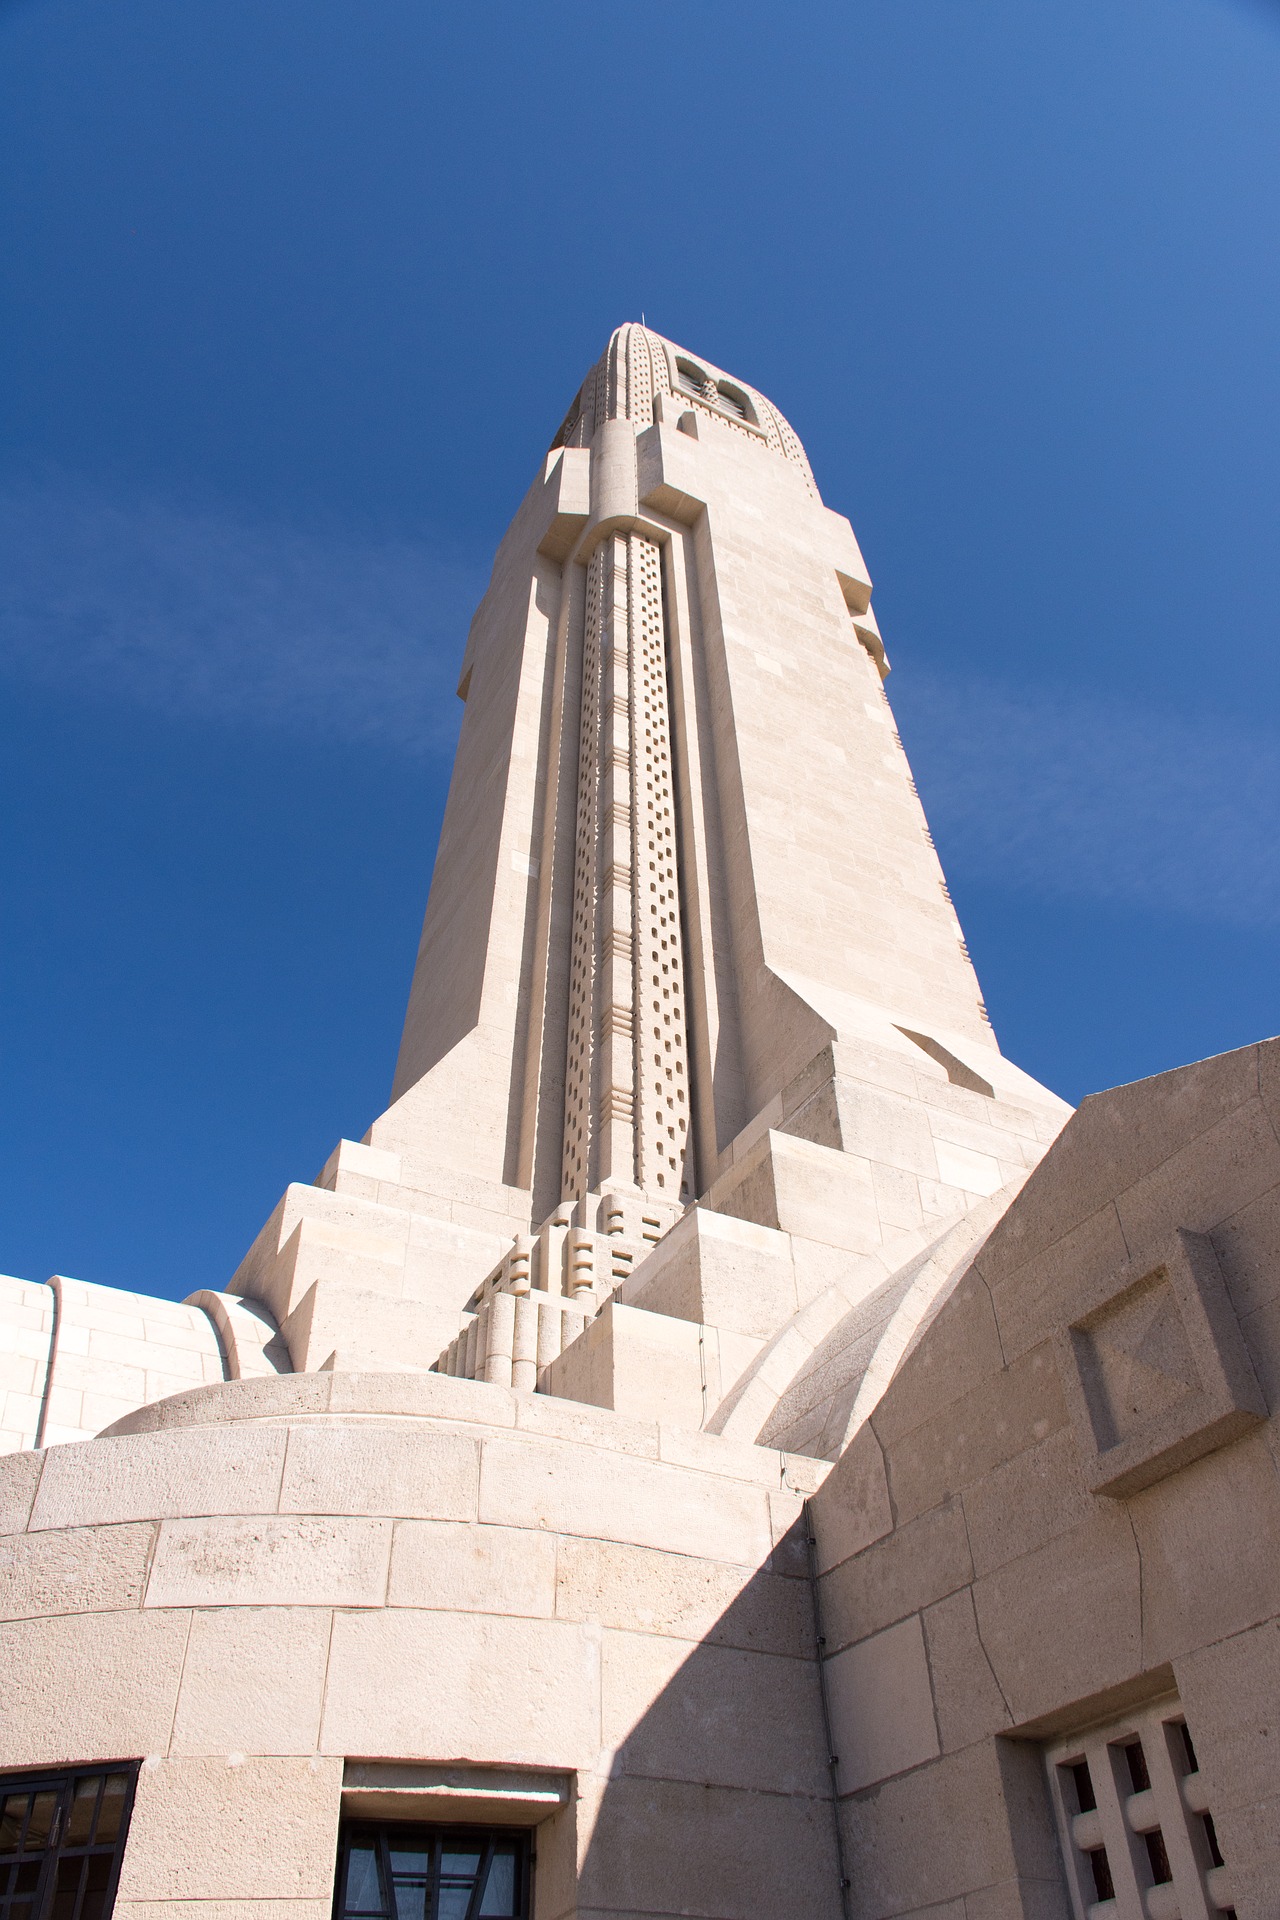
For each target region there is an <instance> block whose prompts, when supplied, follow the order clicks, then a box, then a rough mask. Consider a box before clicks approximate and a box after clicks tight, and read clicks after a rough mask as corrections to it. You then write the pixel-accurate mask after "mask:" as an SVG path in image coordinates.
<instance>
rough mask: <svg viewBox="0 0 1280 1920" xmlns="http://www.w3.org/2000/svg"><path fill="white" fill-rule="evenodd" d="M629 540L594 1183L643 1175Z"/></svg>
mask: <svg viewBox="0 0 1280 1920" xmlns="http://www.w3.org/2000/svg"><path fill="white" fill-rule="evenodd" d="M627 546H628V542H627V540H626V539H625V537H623V536H621V535H613V536H612V537H611V538H609V539H607V540H606V541H605V542H604V544H603V546H602V548H601V555H602V562H601V565H602V578H601V605H602V615H603V617H602V623H601V646H600V758H601V769H600V775H601V777H600V910H599V926H600V946H599V952H598V954H597V956H596V964H597V967H598V970H599V982H600V1033H599V1045H600V1075H599V1102H600V1105H599V1112H598V1115H597V1120H596V1153H595V1156H594V1159H595V1164H594V1166H593V1168H592V1173H593V1176H594V1177H593V1179H592V1182H591V1184H592V1186H599V1185H600V1184H601V1183H602V1182H605V1181H612V1182H618V1181H621V1182H623V1183H624V1184H625V1185H627V1186H630V1185H632V1184H633V1182H634V1181H635V1178H636V1151H635V1129H634V1119H635V1072H634V1065H633V1060H632V1053H633V1017H632V1005H633V999H634V987H633V984H632V982H633V975H634V966H633V942H632V937H631V871H632V863H633V858H634V849H633V843H632V818H633V816H632V801H631V716H630V705H631V695H630V681H631V657H632V650H631V582H630V570H629V567H628V564H627V557H628V556H627Z"/></svg>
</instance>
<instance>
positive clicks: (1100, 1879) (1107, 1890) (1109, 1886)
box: [1085, 1847, 1116, 1900]
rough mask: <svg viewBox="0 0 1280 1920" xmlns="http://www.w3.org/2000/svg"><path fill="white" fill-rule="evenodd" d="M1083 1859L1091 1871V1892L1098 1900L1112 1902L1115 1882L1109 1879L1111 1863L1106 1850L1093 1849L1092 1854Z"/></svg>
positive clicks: (1103, 1848) (1101, 1848) (1100, 1848)
mask: <svg viewBox="0 0 1280 1920" xmlns="http://www.w3.org/2000/svg"><path fill="white" fill-rule="evenodd" d="M1085 1859H1086V1860H1087V1861H1088V1862H1089V1865H1090V1867H1091V1868H1092V1869H1093V1890H1094V1893H1095V1894H1096V1895H1097V1897H1098V1899H1099V1900H1114V1899H1115V1897H1116V1889H1115V1882H1114V1881H1113V1880H1112V1878H1111V1863H1110V1861H1109V1860H1108V1859H1107V1850H1106V1848H1105V1847H1094V1848H1093V1850H1092V1852H1090V1853H1087V1854H1086V1855H1085Z"/></svg>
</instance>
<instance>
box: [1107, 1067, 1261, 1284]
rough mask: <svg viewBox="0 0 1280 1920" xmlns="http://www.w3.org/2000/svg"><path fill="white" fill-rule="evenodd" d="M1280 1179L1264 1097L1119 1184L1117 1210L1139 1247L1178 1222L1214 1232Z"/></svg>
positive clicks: (1131, 1241)
mask: <svg viewBox="0 0 1280 1920" xmlns="http://www.w3.org/2000/svg"><path fill="white" fill-rule="evenodd" d="M1278 1182H1280V1145H1278V1144H1277V1141H1276V1136H1275V1133H1274V1131H1273V1128H1272V1124H1271V1121H1270V1120H1269V1118H1268V1117H1267V1113H1266V1109H1265V1108H1264V1107H1263V1105H1262V1102H1261V1101H1260V1100H1253V1101H1250V1102H1249V1103H1248V1104H1247V1105H1245V1106H1243V1107H1240V1108H1238V1109H1237V1110H1236V1111H1235V1112H1234V1113H1232V1114H1229V1115H1228V1116H1226V1117H1225V1118H1223V1119H1221V1120H1219V1121H1218V1122H1217V1123H1216V1125H1212V1126H1208V1127H1206V1128H1205V1130H1204V1132H1202V1133H1199V1134H1197V1135H1195V1136H1194V1137H1193V1138H1192V1139H1190V1140H1188V1141H1187V1142H1186V1143H1185V1144H1184V1145H1183V1146H1181V1147H1180V1148H1179V1150H1178V1151H1177V1152H1175V1153H1171V1154H1170V1156H1169V1158H1168V1159H1167V1160H1163V1161H1161V1163H1160V1165H1159V1166H1158V1167H1153V1168H1152V1169H1151V1170H1150V1172H1148V1173H1146V1174H1144V1175H1143V1177H1142V1178H1141V1179H1139V1180H1137V1181H1135V1182H1134V1183H1133V1185H1132V1186H1128V1187H1124V1188H1118V1189H1117V1194H1116V1212H1117V1213H1118V1214H1119V1216H1120V1225H1121V1227H1122V1228H1123V1229H1124V1236H1125V1239H1126V1240H1127V1241H1128V1243H1129V1245H1130V1246H1131V1247H1133V1248H1134V1249H1135V1250H1137V1249H1139V1248H1147V1247H1150V1246H1151V1245H1152V1244H1153V1243H1156V1242H1159V1241H1163V1240H1164V1239H1166V1238H1167V1236H1168V1235H1169V1233H1170V1232H1171V1230H1172V1229H1173V1228H1175V1227H1185V1228H1187V1229H1189V1230H1190V1231H1191V1232H1193V1233H1212V1232H1213V1230H1214V1228H1215V1227H1217V1226H1218V1225H1219V1224H1220V1222H1222V1221H1223V1220H1226V1219H1229V1218H1230V1217H1231V1215H1232V1214H1235V1213H1238V1212H1239V1211H1240V1210H1241V1208H1242V1207H1246V1206H1248V1205H1249V1204H1250V1203H1251V1202H1252V1201H1255V1200H1257V1199H1259V1198H1260V1197H1261V1196H1262V1195H1263V1194H1265V1193H1267V1192H1269V1191H1270V1190H1271V1189H1272V1188H1274V1187H1275V1186H1276V1184H1277V1183H1278Z"/></svg>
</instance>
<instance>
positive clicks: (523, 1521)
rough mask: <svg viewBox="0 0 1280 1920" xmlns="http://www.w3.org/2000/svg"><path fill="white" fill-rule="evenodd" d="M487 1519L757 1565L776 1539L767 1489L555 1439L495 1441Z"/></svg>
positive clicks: (483, 1496)
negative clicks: (559, 1441) (773, 1538)
mask: <svg viewBox="0 0 1280 1920" xmlns="http://www.w3.org/2000/svg"><path fill="white" fill-rule="evenodd" d="M480 1518H481V1519H482V1520H487V1521H490V1522H492V1523H494V1524H495V1525H498V1526H528V1525H534V1526H539V1527H546V1528H549V1529H550V1530H551V1531H552V1532H553V1533H572V1534H588V1535H592V1536H594V1537H596V1538H599V1539H604V1540H611V1539H612V1540H626V1541H630V1542H631V1543H632V1544H633V1545H635V1546H642V1547H663V1548H666V1549H667V1550H668V1551H669V1552H673V1553H695V1554H699V1555H701V1556H703V1557H706V1558H709V1559H713V1560H730V1561H737V1562H739V1563H740V1564H743V1565H748V1566H758V1565H759V1564H760V1562H761V1561H762V1560H763V1559H764V1558H765V1556H766V1554H767V1553H768V1551H769V1548H770V1546H771V1545H772V1540H771V1537H770V1532H769V1515H768V1506H767V1499H766V1495H765V1492H764V1489H763V1488H761V1487H754V1486H751V1485H749V1484H741V1483H735V1482H732V1481H727V1480H723V1479H719V1478H713V1477H712V1476H711V1475H702V1474H693V1473H690V1472H688V1471H686V1470H683V1469H681V1468H678V1467H665V1466H661V1465H656V1464H653V1463H651V1462H649V1461H647V1460H637V1459H633V1458H630V1457H628V1456H625V1455H610V1454H605V1453H597V1452H587V1451H583V1450H581V1449H575V1448H572V1447H568V1446H565V1445H563V1444H558V1443H556V1442H554V1441H544V1442H542V1443H540V1444H539V1443H535V1442H532V1441H524V1440H506V1439H494V1440H486V1441H485V1443H484V1450H483V1456H482V1459H481V1466H480Z"/></svg>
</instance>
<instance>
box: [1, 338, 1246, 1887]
mask: <svg viewBox="0 0 1280 1920" xmlns="http://www.w3.org/2000/svg"><path fill="white" fill-rule="evenodd" d="M886 671H887V663H886V661H885V657H884V650H883V647H882V645H881V641H880V636H879V633H878V631H877V628H876V623H875V621H874V620H873V618H872V616H871V612H870V582H869V580H868V578H867V574H866V570H865V568H864V566H863V564H862V559H861V556H860V554H859V552H858V548H857V545H856V542H855V541H854V538H853V534H852V532H851V531H850V528H849V525H848V522H847V521H845V520H843V519H841V518H840V517H839V516H838V515H837V514H835V513H832V512H831V511H829V510H828V509H827V508H826V507H824V506H823V504H822V502H821V500H820V499H819V497H818V494H817V490H816V487H815V485H814V481H813V477H812V475H811V473H810V471H809V467H808V464H807V462H806V460H805V457H804V453H803V451H802V449H801V447H800V446H799V444H798V442H797V440H796V438H795V435H794V434H793V433H792V432H791V430H790V428H789V427H788V426H787V424H786V422H785V421H784V420H783V419H782V418H781V417H780V416H779V415H778V413H777V412H776V410H775V409H774V408H773V407H772V406H771V405H770V404H769V402H768V401H766V400H765V399H764V397H763V396H762V395H760V394H758V393H756V392H754V391H753V390H752V389H751V388H749V387H747V386H745V385H744V384H743V383H742V382H740V381H737V380H735V379H731V378H730V377H729V376H728V375H725V374H722V373H721V372H720V371H719V370H718V369H716V368H714V367H712V366H711V365H709V364H708V363H707V362H706V361H705V360H702V359H698V358H695V357H694V356H692V355H690V354H687V353H685V352H683V351H681V350H680V349H678V348H676V347H674V346H672V345H671V344H670V342H668V341H665V340H662V339H660V338H659V337H658V336H657V335H655V334H653V333H650V332H648V331H647V330H645V329H644V328H641V327H635V326H631V327H623V328H621V329H620V330H619V331H618V332H617V333H616V334H615V335H614V336H613V338H612V340H611V341H610V343H609V346H608V349H607V351H606V353H605V355H604V357H603V359H602V360H601V361H600V363H599V364H598V365H597V366H596V367H595V368H594V369H593V370H592V372H591V373H590V374H589V375H588V378H587V380H586V382H585V384H584V386H583V387H582V390H581V392H580V393H579V394H578V396H577V398H576V399H575V401H574V403H573V405H572V407H571V408H570V411H569V414H568V416H567V417H566V420H565V423H564V425H563V427H562V428H561V430H560V432H559V434H558V435H557V436H556V440H555V442H554V444H553V446H552V448H551V450H550V452H549V453H548V454H547V456H546V458H545V460H544V462H543V464H542V467H541V470H540V471H539V473H538V476H537V478H536V480H535V482H534V484H533V486H532V488H531V489H530V491H529V494H528V495H527V497H526V499H525V501H524V502H523V504H522V506H521V507H520V509H519V512H518V513H517V515H516V518H515V520H514V522H513V524H512V526H511V528H510V530H509V532H508V533H507V536H506V538H505V539H504V541H503V543H502V546H501V548H500V550H499V552H498V556H497V560H496V563H495V566H494V573H493V579H492V582H491V585H490V587H489V590H488V592H487V594H486V596H485V598H484V601H483V603H482V605H481V607H480V610H479V612H478V613H477V615H476V618H475V621H474V623H473V626H472V630H471V635H470V639H469V641H468V645H467V651H466V657H465V660H464V663H463V670H462V680H461V689H460V690H461V692H462V695H463V697H464V699H465V701H466V713H465V719H464V723H463V728H462V739H461V745H460V748H459V752H458V758H457V765H456V768H455V772H454V780H453V786H452V790H451V793H450V799H449V806H448V811H447V814H446V818H445V823H444V829H443V833H442V836H441V843H440V851H439V856H438V860H437V865H436V872H435V878H434V881H433V884H432V888H431V896H430V901H429V904H428V909H427V917H426V925H425V928H424V931H423V938H422V945H421V950H420V953H419V956H418V963H417V967H416V970H415V974H414V980H413V989H412V994H411V998H410V1005H409V1013H408V1018H407V1020H406V1023H405V1032H404V1040H403V1044H402V1047H401V1052H400V1061H399V1066H398V1069H397V1076H396V1083H395V1093H394V1098H393V1102H392V1105H391V1106H390V1107H389V1108H388V1110H387V1111H386V1112H385V1113H384V1114H383V1115H382V1116H381V1117H380V1118H379V1119H378V1120H376V1121H375V1123H374V1125H373V1126H372V1128H371V1129H370V1131H369V1133H368V1135H367V1136H366V1138H365V1139H364V1140H363V1141H359V1142H356V1141H346V1140H344V1141H341V1142H340V1143H339V1145H338V1146H337V1148H336V1149H335V1150H334V1152H333V1154H332V1155H331V1156H330V1158H329V1160H328V1162H327V1164H326V1165H325V1167H324V1168H323V1170H322V1171H321V1173H320V1175H319V1177H318V1179H317V1180H316V1181H315V1182H314V1183H313V1184H310V1185H303V1184H298V1185H294V1186H291V1187H289V1189H288V1190H287V1192H286V1193H285V1195H284V1197H283V1199H282V1200H281V1202H280V1204H279V1206H278V1207H277V1208H276V1210H275V1212H274V1213H273V1215H272V1217H271V1219H270V1220H269V1221H268V1223H267V1225H266V1226H265V1227H264V1229H263V1231H262V1232H261V1234H260V1235H259V1236H258V1239H257V1241H256V1242H255V1244H254V1246H253V1247H252V1249H251V1250H250V1252H249V1254H248V1256H247V1257H246V1259H245V1260H244V1262H243V1263H242V1265H241V1267H240V1269H239V1271H238V1273H237V1274H236V1275H235V1276H234V1278H233V1280H232V1281H231V1282H230V1283H229V1285H228V1287H227V1289H226V1290H225V1291H221V1292H214V1291H211V1290H201V1291H199V1292H196V1293H193V1294H191V1295H190V1296H189V1297H188V1299H187V1300H186V1301H185V1302H183V1303H182V1304H181V1305H178V1304H175V1303H172V1302H169V1301H158V1300H154V1299H151V1298H149V1297H146V1296H142V1295H137V1294H127V1293H120V1292H117V1291H115V1290H114V1289H111V1288H106V1287H100V1286H94V1285H92V1284H90V1283H84V1282H77V1281H69V1280H66V1279H61V1278H55V1279H54V1280H53V1281H52V1282H50V1283H49V1284H48V1285H47V1286H46V1285H32V1284H28V1283H25V1282H20V1281H17V1280H11V1279H5V1278H3V1277H0V1456H2V1457H0V1603H2V1604H0V1816H2V1817H0V1910H4V1911H9V1912H11V1913H12V1915H13V1916H15V1920H51V1916H57V1915H62V1914H64V1913H65V1914H66V1915H67V1916H69V1920H191V1916H192V1915H193V1914H195V1913H197V1912H202V1913H206V1914H208V1915H209V1916H210V1920H394V1916H395V1915H396V1914H400V1915H403V1914H404V1913H406V1912H410V1911H411V1912H414V1913H416V1914H418V1915H424V1914H425V1915H427V1916H432V1915H434V1916H436V1917H437V1920H440V1916H446V1915H448V1914H453V1915H455V1916H459V1915H465V1916H469V1917H470V1920H480V1917H481V1916H486V1917H487V1920H626V1917H627V1916H630V1917H631V1920H681V1917H683V1916H688V1915H691V1914H693V1915H704V1916H708V1915H714V1916H721V1920H752V1917H753V1916H755V1915H758V1914H761V1913H765V1912H767V1913H769V1914H770V1915H776V1916H778V1917H779V1920H938V1917H939V1916H940V1915H942V1914H944V1913H945V1914H947V1915H960V1914H961V1913H963V1914H965V1915H967V1916H969V1917H970V1920H978V1917H979V1916H983V1917H984V1920H987V1917H991V1916H996V1915H1009V1916H1011V1920H1012V1916H1014V1915H1019V1916H1022V1920H1029V1916H1032V1915H1034V1916H1036V1917H1037V1920H1107V1917H1108V1916H1112V1915H1115V1916H1119V1920H1138V1916H1140V1915H1146V1916H1148V1920H1159V1916H1161V1915H1166V1916H1167V1915H1172V1914H1181V1915H1183V1916H1184V1920H1191V1917H1192V1916H1195V1920H1264V1916H1273V1915H1274V1913H1275V1910H1276V1909H1275V1889H1276V1886H1277V1885H1280V1854H1278V1850H1277V1845H1276V1838H1275V1836H1276V1834H1277V1831H1280V1827H1278V1825H1277V1819H1276V1809H1277V1804H1278V1803H1277V1801H1276V1769H1275V1763H1274V1754H1273V1753H1272V1751H1271V1749H1272V1748H1273V1747H1274V1744H1275V1742H1274V1737H1273V1736H1274V1728H1275V1696H1276V1654H1275V1648H1276V1630H1277V1618H1276V1583H1275V1559H1276V1543H1277V1541H1278V1540H1280V1480H1278V1479H1277V1473H1276V1458H1277V1418H1276V1416H1275V1414H1274V1413H1271V1412H1270V1409H1271V1408H1272V1407H1274V1405H1275V1395H1276V1391H1277V1381H1278V1380H1280V1370H1278V1363H1277V1359H1276V1356H1277V1355H1278V1354H1280V1287H1278V1285H1277V1278H1276V1276H1277V1274H1280V1143H1278V1139H1280V1042H1277V1041H1272V1042H1269V1043H1265V1044H1262V1045H1259V1046H1257V1047H1252V1048H1243V1049H1241V1050H1240V1051H1239V1052H1238V1053H1236V1054H1231V1055H1226V1056H1224V1057H1223V1058H1222V1059H1220V1060H1211V1061H1206V1062H1202V1063H1200V1064H1199V1065H1198V1066H1195V1067H1189V1068H1185V1069H1183V1070H1181V1071H1179V1072H1175V1073H1171V1074H1166V1075H1163V1076H1161V1077H1159V1078H1157V1079H1155V1080H1151V1081H1146V1082H1143V1083H1140V1084H1139V1085H1137V1086H1135V1087H1128V1088H1120V1089H1117V1090H1115V1091H1113V1092H1111V1093H1108V1094H1103V1095H1099V1096H1096V1097H1095V1098H1093V1099H1090V1100H1088V1101H1086V1102H1085V1103H1084V1105H1083V1106H1082V1107H1081V1109H1080V1111H1079V1112H1078V1113H1077V1114H1076V1115H1074V1116H1073V1117H1070V1118H1069V1119H1068V1115H1067V1109H1066V1108H1065V1106H1064V1105H1063V1103H1062V1102H1061V1101H1059V1100H1057V1099H1055V1098H1054V1096H1053V1095H1051V1094H1049V1093H1047V1092H1046V1091H1045V1089H1044V1088H1042V1087H1040V1086H1038V1085H1037V1084H1036V1083H1035V1082H1034V1081H1032V1080H1029V1079H1028V1078H1027V1076H1026V1075H1025V1074H1022V1073H1020V1072H1019V1071H1018V1069H1017V1068H1016V1067H1014V1066H1012V1065H1011V1064H1010V1063H1009V1062H1008V1061H1006V1060H1005V1059H1004V1058H1003V1057H1002V1055H1001V1053H1000V1051H999V1049H998V1047H997V1045H996V1042H995V1038H994V1036H993V1034H992V1032H991V1028H990V1025H989V1023H988V1021H987V1019H986V1015H985V1013H984V1010H983V1007H982V1002H981V999H980V997H979V992H978V986H977V982H976V981H975V979H974V975H973V969H972V967H971V965H970V963H969V957H968V954H967V953H966V951H965V948H964V943H963V940H962V938H961V934H960V929H959V927H958V925H957V923H956V918H955V914H954V912H953V910H952V906H951V902H950V899H949V897H948V895H947V891H946V887H945V885H944V884H943V879H942V874H941V872H940V870H939V867H938V862H937V858H936V856H935V853H934V850H933V846H932V843H931V841H930V839H929V835H928V831H927V829H926V826H925V822H924V818H923V815H922V813H921V810H920V805H919V802H918V799H917V797H916V793H915V789H914V787H913V785H912V783H911V777H910V773H909V771H908V768H907V763H906V759H905V757H904V755H903V752H902V747H901V743H900V742H899V740H898V738H897V735H896V733H895V732H894V728H893V721H892V716H891V714H890V710H889V707H888V704H887V701H886V699H885V696H884V692H883V687H882V681H883V676H884V674H885V672H886ZM1064 1121H1065V1122H1066V1125H1065V1127H1064ZM178 1254H179V1255H180V1250H178ZM6 1900H7V1901H8V1906H7V1908H6ZM113 1901H114V1911H113V1910H112V1902H113Z"/></svg>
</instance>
